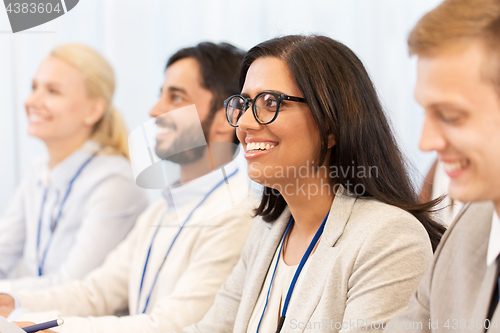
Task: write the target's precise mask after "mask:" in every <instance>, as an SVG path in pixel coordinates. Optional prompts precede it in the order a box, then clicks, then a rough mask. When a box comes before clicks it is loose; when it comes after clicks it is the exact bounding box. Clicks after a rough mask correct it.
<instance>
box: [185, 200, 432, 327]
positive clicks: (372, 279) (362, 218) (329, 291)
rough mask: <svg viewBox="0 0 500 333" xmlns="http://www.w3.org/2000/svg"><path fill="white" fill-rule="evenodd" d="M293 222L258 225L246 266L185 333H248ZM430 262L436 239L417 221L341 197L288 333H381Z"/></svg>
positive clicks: (297, 296) (298, 290)
mask: <svg viewBox="0 0 500 333" xmlns="http://www.w3.org/2000/svg"><path fill="white" fill-rule="evenodd" d="M289 219H290V212H289V210H288V209H287V210H286V211H285V212H284V213H283V214H282V215H281V216H280V217H279V219H278V220H276V221H275V222H273V223H266V222H264V221H262V219H260V218H257V219H256V220H255V221H254V225H253V228H252V230H251V231H250V236H249V237H248V239H247V242H246V244H245V246H244V248H243V252H242V255H241V258H240V261H239V262H238V264H237V265H236V267H235V268H234V270H233V272H232V274H231V276H230V277H229V278H228V280H227V281H226V282H225V284H224V285H223V286H222V288H221V289H220V290H219V292H218V293H217V296H216V299H215V302H214V304H213V306H212V307H211V309H210V310H209V312H208V313H207V314H206V315H205V317H204V318H203V319H202V321H201V322H199V323H198V324H195V325H192V326H190V327H188V328H186V329H185V330H184V332H204V333H214V332H217V333H221V332H236V333H243V332H246V330H247V326H248V323H249V320H250V317H251V315H252V311H253V309H254V307H255V304H256V302H257V299H258V297H259V294H260V292H261V289H262V285H263V283H264V280H265V278H266V274H267V272H268V269H269V265H270V263H271V261H272V259H273V256H274V254H275V252H276V249H277V247H278V245H279V243H280V241H281V238H282V237H283V234H284V231H285V228H286V226H287V224H288V222H289ZM431 260H432V249H431V244H430V241H429V237H428V235H427V232H426V230H425V229H424V227H423V226H422V225H421V223H420V222H419V221H418V220H417V219H416V218H415V217H413V215H411V214H409V213H408V212H406V211H403V210H401V209H399V208H396V207H393V206H390V205H387V204H384V203H381V202H379V201H377V200H373V199H360V198H355V197H350V196H347V195H343V194H337V195H336V197H335V199H334V201H333V203H332V207H331V209H330V216H329V218H328V220H327V222H326V225H325V230H324V233H323V236H322V237H321V240H320V242H319V244H318V247H317V249H316V252H315V253H314V255H312V256H311V257H310V258H309V260H308V264H307V265H306V266H305V267H304V269H303V271H302V273H301V276H300V278H299V280H298V282H297V285H296V286H295V290H294V292H293V295H292V298H291V301H290V305H289V307H288V313H287V316H286V320H285V323H284V326H283V329H282V332H303V331H306V332H319V331H321V332H327V331H328V332H338V331H340V329H341V327H343V329H344V330H343V332H344V331H345V332H347V331H349V332H359V331H365V330H366V328H368V329H370V328H375V327H377V326H378V327H379V328H380V327H381V325H377V323H381V322H387V321H388V320H389V319H390V318H392V317H393V316H394V315H395V314H396V313H398V312H400V311H402V310H404V309H405V308H406V306H407V304H408V300H409V299H410V296H411V294H412V293H413V291H414V290H415V289H416V288H417V285H418V282H419V280H420V278H421V277H422V275H423V274H424V272H425V270H426V269H427V267H428V266H429V264H430V262H431ZM367 322H368V327H367V325H366V324H367ZM370 322H371V323H373V324H375V325H371V326H370V324H369V323H370ZM265 333H268V332H265Z"/></svg>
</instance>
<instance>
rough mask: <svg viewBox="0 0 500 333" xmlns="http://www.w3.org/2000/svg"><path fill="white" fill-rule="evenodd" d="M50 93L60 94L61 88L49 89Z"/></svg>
mask: <svg viewBox="0 0 500 333" xmlns="http://www.w3.org/2000/svg"><path fill="white" fill-rule="evenodd" d="M49 93H51V94H53V95H58V94H59V90H56V89H49Z"/></svg>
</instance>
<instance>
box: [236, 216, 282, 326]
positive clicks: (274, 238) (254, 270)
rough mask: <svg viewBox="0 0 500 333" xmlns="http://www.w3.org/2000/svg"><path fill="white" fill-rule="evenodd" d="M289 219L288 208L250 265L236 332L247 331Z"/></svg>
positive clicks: (274, 223)
mask: <svg viewBox="0 0 500 333" xmlns="http://www.w3.org/2000/svg"><path fill="white" fill-rule="evenodd" d="M289 221H290V210H289V209H288V208H286V210H285V211H284V212H283V213H282V214H281V216H280V217H279V218H278V219H277V220H276V221H274V222H273V223H272V225H271V230H269V234H268V236H267V238H266V240H265V241H264V242H263V243H262V248H261V249H260V251H259V253H258V254H257V257H256V258H255V260H254V262H253V265H251V266H250V267H249V274H250V275H249V277H248V278H247V281H248V285H247V287H246V288H245V290H244V294H243V295H242V297H241V298H242V301H241V302H240V304H241V307H240V309H239V310H238V317H239V319H238V320H236V324H238V323H241V325H239V326H235V327H234V332H246V329H247V326H248V323H249V322H250V318H251V316H252V313H253V309H254V308H255V305H256V303H257V300H258V298H259V295H260V292H261V289H262V286H263V284H264V281H265V280H266V275H267V272H268V270H269V266H270V265H271V262H272V260H273V257H274V254H275V253H276V249H277V248H278V245H279V244H280V242H281V239H282V238H283V234H284V233H285V229H286V227H287V225H288V222H289Z"/></svg>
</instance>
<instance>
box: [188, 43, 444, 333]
mask: <svg viewBox="0 0 500 333" xmlns="http://www.w3.org/2000/svg"><path fill="white" fill-rule="evenodd" d="M240 86H241V94H240V95H235V96H231V97H230V98H228V99H227V100H226V101H225V108H226V115H227V120H228V122H229V123H230V124H231V125H232V126H234V127H237V129H236V134H237V136H238V139H239V140H240V142H241V143H243V145H244V147H245V158H246V159H247V162H248V175H249V177H250V178H251V179H252V180H253V181H255V182H257V183H259V184H262V185H263V186H264V191H263V195H262V201H261V204H260V206H259V207H258V208H257V210H256V220H255V222H254V225H253V229H252V231H251V233H250V236H249V238H248V240H247V242H246V245H245V247H244V249H243V252H242V255H241V259H240V261H239V263H238V265H237V266H236V267H235V269H234V270H233V273H232V275H231V276H230V277H229V279H228V280H227V281H226V283H225V284H224V285H223V287H222V288H221V290H220V291H219V293H218V294H217V296H216V299H215V303H214V305H213V306H212V308H211V309H210V310H209V312H208V313H207V314H206V316H205V317H204V318H203V320H202V321H201V322H199V323H198V324H196V325H193V326H191V327H188V328H186V329H185V332H206V333H212V332H237V333H246V332H248V333H255V332H266V333H267V332H302V331H304V330H306V331H314V332H318V331H323V330H324V331H328V332H338V331H340V330H342V329H343V330H346V331H347V330H349V331H350V332H358V331H365V330H369V329H374V328H376V329H382V328H383V327H384V323H387V321H388V320H389V319H391V317H392V316H394V315H395V314H396V313H398V312H400V311H402V310H403V309H404V308H405V307H406V306H407V304H408V301H409V298H410V295H411V294H412V293H413V291H414V290H415V289H416V287H417V285H418V282H419V280H420V278H421V276H422V275H423V273H424V272H425V270H426V269H427V267H428V265H429V263H430V261H431V259H432V253H433V249H435V248H436V246H437V244H438V243H439V240H440V238H441V235H442V233H443V231H444V228H443V227H442V226H441V225H439V224H437V223H436V222H434V221H433V219H432V218H431V217H430V215H429V212H430V211H431V210H432V208H433V207H434V205H435V204H436V203H435V202H430V203H425V204H421V203H419V202H418V199H417V194H416V191H415V190H414V188H413V187H412V183H411V181H410V179H409V177H408V174H407V172H406V167H405V161H404V159H403V155H402V153H401V151H400V150H399V148H398V146H397V144H396V140H395V138H394V136H393V134H392V130H391V128H390V126H389V124H388V121H387V118H386V116H385V113H384V112H383V109H382V107H381V105H380V102H379V100H378V97H377V93H376V91H375V89H374V87H373V84H372V82H371V80H370V77H369V76H368V73H367V72H366V70H365V68H364V66H363V64H362V63H361V61H360V60H359V59H358V58H357V57H356V55H355V54H354V53H353V52H352V51H351V50H350V49H349V48H347V47H346V46H344V45H343V44H341V43H339V42H337V41H334V40H332V39H330V38H327V37H323V36H286V37H281V38H276V39H272V40H269V41H266V42H263V43H261V44H259V45H257V46H255V47H254V48H252V49H251V50H250V51H249V52H248V53H247V55H246V56H245V58H244V60H243V64H242V67H241V70H240ZM250 107H251V108H252V113H250V112H246V111H247V110H249V108H250ZM424 324H425V323H424Z"/></svg>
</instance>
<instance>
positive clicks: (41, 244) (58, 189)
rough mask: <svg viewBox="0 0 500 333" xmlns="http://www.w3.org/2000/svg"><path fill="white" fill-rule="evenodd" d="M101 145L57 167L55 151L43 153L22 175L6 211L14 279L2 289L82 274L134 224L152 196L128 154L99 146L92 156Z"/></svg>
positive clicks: (3, 223)
mask: <svg viewBox="0 0 500 333" xmlns="http://www.w3.org/2000/svg"><path fill="white" fill-rule="evenodd" d="M98 149H99V145H98V144H97V143H96V142H93V141H87V142H86V143H85V144H84V145H83V147H82V148H81V149H79V150H77V151H75V152H73V153H72V154H71V155H70V156H68V157H67V158H66V159H64V160H63V161H62V162H60V163H58V164H57V165H56V166H55V167H53V168H52V169H50V170H48V157H44V158H41V159H39V160H38V161H37V162H36V163H34V165H33V166H32V168H31V169H30V171H29V173H28V174H27V175H26V177H25V178H24V179H23V181H22V183H21V184H20V185H19V187H18V188H17V190H16V193H15V195H14V197H13V199H12V200H11V202H10V203H9V205H8V207H7V209H6V210H5V211H4V212H3V214H2V215H0V279H2V278H3V279H5V278H10V279H14V278H15V279H14V280H3V281H2V280H0V292H1V291H4V292H8V291H13V290H19V289H41V288H45V287H49V286H53V285H57V284H60V283H65V282H67V281H69V280H72V279H79V278H82V277H84V276H85V275H86V274H87V273H88V272H90V271H91V270H92V269H94V268H96V267H98V266H100V265H101V264H102V262H103V261H104V258H105V257H106V255H107V254H108V252H109V251H111V250H112V249H114V248H115V247H116V245H117V244H118V243H119V242H120V241H121V240H123V239H124V238H125V236H126V235H127V233H128V232H129V231H130V229H131V228H132V227H133V225H134V223H135V221H136V219H137V217H138V216H139V214H140V213H141V212H142V211H143V210H144V209H145V208H146V206H147V198H146V195H145V193H144V191H143V190H142V189H141V188H139V187H138V186H137V185H135V181H134V179H133V176H132V169H131V167H130V163H129V162H128V161H127V159H125V158H124V157H122V156H117V155H106V154H100V153H97V154H96V155H95V156H94V157H93V158H91V157H92V156H93V155H94V154H95V153H96V151H98ZM87 161H88V163H87V164H86V165H85V166H84V164H85V162H87ZM80 169H81V171H80V173H79V175H78V176H76V175H77V173H78V170H80ZM75 176H76V177H75ZM73 179H74V180H73ZM71 180H73V184H72V186H71V190H70V191H69V187H70V183H71ZM66 195H67V198H66V201H65V202H64V203H63V201H64V197H65V196H66ZM44 197H45V200H44ZM42 206H43V209H42ZM59 212H60V217H59V218H58V215H59ZM56 221H57V223H56ZM54 224H56V227H55V229H54V231H53V232H52V231H51V226H52V227H53V226H54ZM45 252H46V253H45ZM42 262H43V265H42ZM40 267H41V268H42V273H43V276H42V277H39V268H40Z"/></svg>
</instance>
